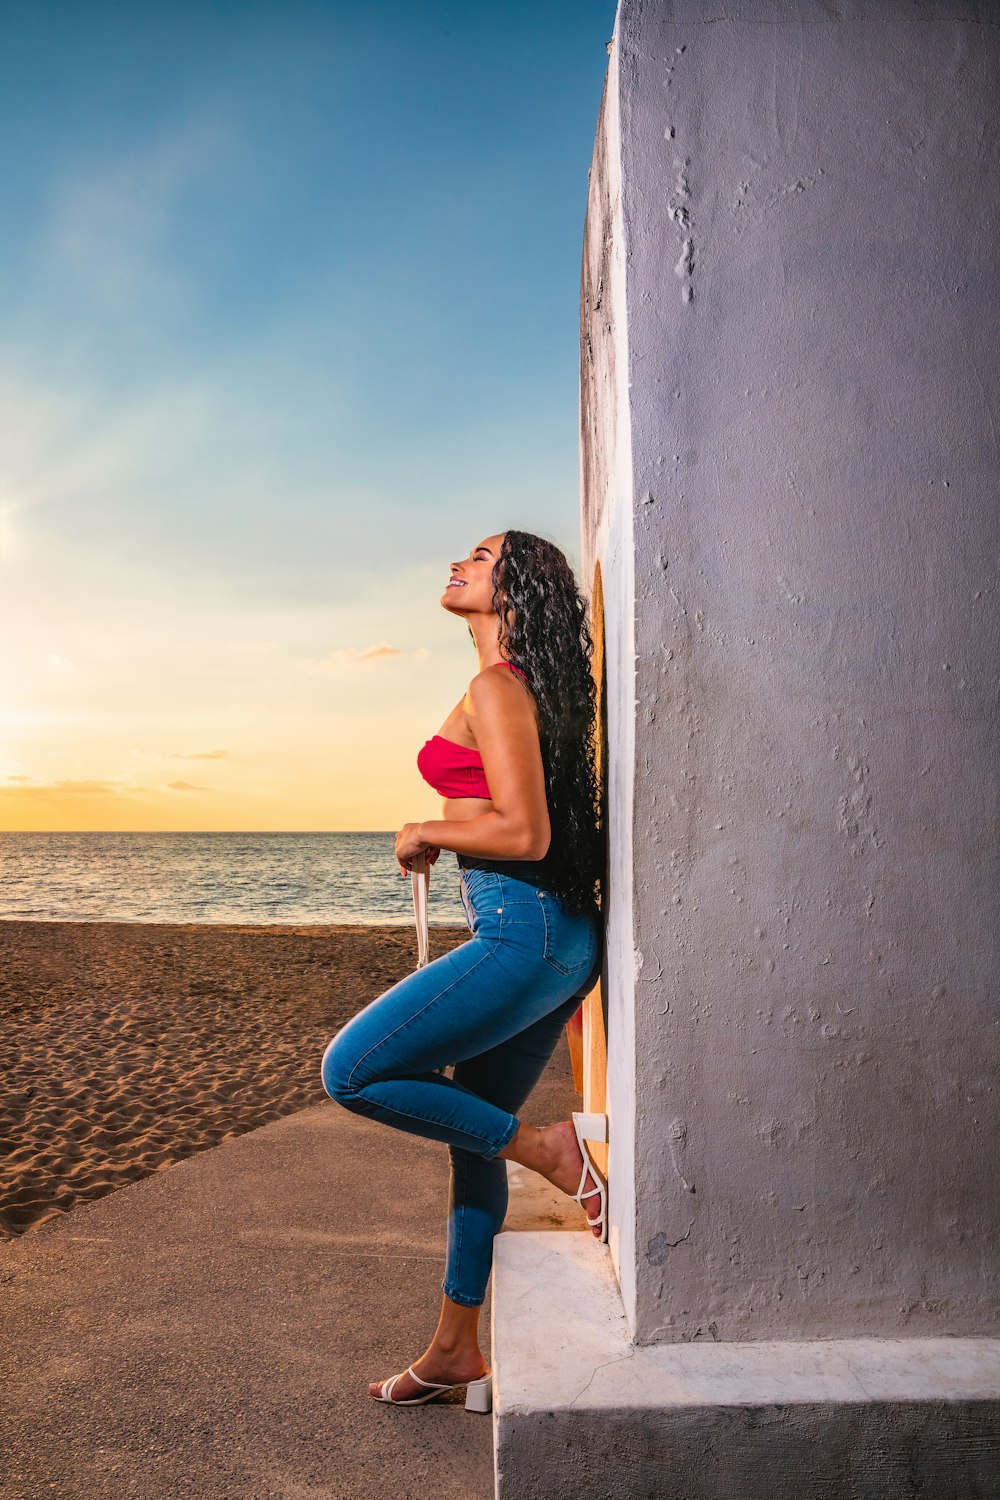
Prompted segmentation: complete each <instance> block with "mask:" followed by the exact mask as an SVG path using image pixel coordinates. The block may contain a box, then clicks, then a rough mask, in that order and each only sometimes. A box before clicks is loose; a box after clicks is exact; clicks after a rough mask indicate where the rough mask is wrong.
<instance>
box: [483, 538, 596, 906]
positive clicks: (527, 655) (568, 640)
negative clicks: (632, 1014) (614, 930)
mask: <svg viewBox="0 0 1000 1500" xmlns="http://www.w3.org/2000/svg"><path fill="white" fill-rule="evenodd" d="M492 581H493V608H494V609H495V610H496V613H497V617H498V621H499V625H498V639H499V641H500V646H501V654H502V655H504V656H506V658H507V660H508V661H511V662H513V664H514V666H516V667H520V669H521V671H522V672H523V673H524V675H525V676H526V678H527V679H528V684H529V686H530V688H531V690H532V693H533V694H534V698H535V702H536V704H537V709H538V730H539V740H540V742H541V750H542V765H543V767H544V770H545V790H546V799H547V801H548V809H549V822H550V825H551V829H552V839H551V843H550V845H549V849H548V852H547V854H546V855H545V859H544V861H543V862H542V865H541V868H542V869H543V870H544V874H545V883H546V886H547V887H548V888H549V889H550V890H552V891H553V892H554V894H555V895H557V896H558V897H559V898H560V899H561V901H562V903H563V905H564V906H565V908H566V910H567V911H570V912H572V913H574V914H576V915H578V914H580V913H582V912H584V911H587V910H592V909H593V903H594V901H595V899H596V900H600V899H601V895H602V888H603V882H604V872H605V858H606V843H605V829H604V810H603V807H602V805H601V803H602V796H601V786H600V779H599V776H598V771H597V763H598V743H597V742H598V733H599V725H598V719H597V684H596V683H595V682H594V677H593V671H592V667H591V662H592V658H593V654H594V643H593V638H592V636H591V633H590V625H589V622H588V618H587V615H588V611H587V604H586V601H585V600H584V599H583V597H582V596H581V594H580V591H579V589H578V588H577V584H576V579H575V578H574V577H573V570H572V568H571V567H570V565H569V563H568V562H567V560H566V556H565V554H564V553H563V552H561V551H560V549H559V548H558V547H557V546H555V544H554V543H552V542H549V541H546V539H545V538H544V537H541V536H535V535H534V533H533V532H530V531H508V532H507V533H506V534H505V536H504V540H503V545H502V547H501V548H500V555H499V556H498V558H497V560H496V562H495V563H494V565H493V573H492Z"/></svg>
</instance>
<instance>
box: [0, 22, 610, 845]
mask: <svg viewBox="0 0 1000 1500" xmlns="http://www.w3.org/2000/svg"><path fill="white" fill-rule="evenodd" d="M614 12H615V5H614V3H613V0H565V3H555V4H550V5H545V6H539V5H534V4H530V5H529V4H526V3H525V4H522V3H519V0H513V3H510V0H496V3H490V0H486V3H483V4H477V5H475V6H455V5H453V4H445V3H434V4H428V3H423V0H415V3H411V4H402V3H401V4H392V3H387V0H372V3H369V4H366V5H364V6H358V5H355V4H351V5H342V4H339V3H331V0H327V3H322V4H321V3H319V0H311V3H307V0H283V3H280V4H279V3H277V0H269V3H266V4H254V3H253V0H241V3H240V4H236V3H235V0H232V3H229V0H222V3H219V0H216V3H213V4H212V5H210V6H207V5H204V4H195V3H170V4H168V3H160V0H143V3H140V4H137V5H131V6H123V5H121V4H119V3H91V0H78V3H75V4H73V5H67V4H65V3H55V0H33V3H32V4H31V5H30V6H20V7H10V8H8V10H7V11H6V13H5V17H4V40H3V48H2V52H0V119H2V121H3V127H4V128H3V130H2V131H0V192H2V201H3V205H4V208H3V213H2V215H0V266H2V268H3V269H2V272H0V627H2V640H3V649H2V653H0V829H4V830H33V829H35V830H60V829H66V830H89V829H111V830H129V829H134V830H161V829H162V830H168V829H174V830H184V829H190V830H200V829H204V830H216V829H232V830H272V829H275V830H276V829H303V830H324V829H387V830H388V829H395V828H398V827H399V826H400V825H401V824H402V823H403V822H405V821H409V820H416V819H422V818H426V817H432V816H435V815H436V813H437V810H438V806H439V803H438V799H437V797H436V794H435V793H434V792H433V791H432V790H431V789H430V788H429V787H428V786H426V784H425V783H424V782H423V781H422V780H421V779H420V776H419V774H418V773H417V770H416V767H415V764H414V758H415V756H416V753H417V750H418V749H419V748H420V746H421V745H422V744H423V742H424V740H425V739H427V738H428V737H429V736H430V735H431V734H433V733H434V732H435V731H436V730H437V729H438V728H439V726H440V724H441V722H442V721H443V719H444V717H445V715H446V714H447V713H448V711H449V709H450V708H451V707H452V706H453V705H454V703H455V702H456V701H457V700H458V698H459V696H460V695H461V693H462V692H463V690H464V687H465V684H466V682H467V681H468V678H469V676H470V675H471V674H472V672H473V671H474V670H475V655H474V652H473V648H472V643H471V641H470V640H469V637H468V635H467V633H466V631H465V628H464V627H463V626H462V624H461V623H460V622H459V621H457V620H455V619H453V618H451V617H450V616H448V615H447V614H446V613H445V611H444V610H443V609H442V608H441V606H440V604H439V602H438V600H439V596H440V593H441V591H442V589H443V588H444V585H445V583H446V582H447V578H448V565H449V563H450V562H451V561H452V560H453V559H456V558H462V557H464V556H465V555H466V554H467V553H468V551H469V549H470V548H471V547H472V546H473V545H474V544H475V543H476V542H477V541H479V540H480V538H482V537H484V536H487V535H489V534H490V533H492V532H496V531H501V530H503V529H504V528H505V527H507V526H515V527H521V528H524V529H528V530H532V531H538V532H541V533H542V534H543V535H546V536H548V537H550V538H551V539H552V540H553V541H555V542H557V543H558V544H559V545H560V546H561V547H563V548H564V549H565V550H566V552H567V554H568V556H569V558H570V561H571V562H572V564H573V566H574V567H575V568H576V567H578V565H579V517H578V485H579V471H578V451H577V399H578V396H577V391H578V316H579V315H578V299H579V277H580V257H581V250H582V235H583V222H584V213H585V208H586V196H587V169H588V166H589V164H590V156H591V149H592V144H593V138H594V129H595V125H596V120H597V110H598V106H599V103H600V95H601V88H602V84H603V79H604V73H605V69H606V67H607V61H608V59H607V53H606V50H605V43H606V41H607V40H608V38H609V37H610V35H611V31H612V27H613V24H614Z"/></svg>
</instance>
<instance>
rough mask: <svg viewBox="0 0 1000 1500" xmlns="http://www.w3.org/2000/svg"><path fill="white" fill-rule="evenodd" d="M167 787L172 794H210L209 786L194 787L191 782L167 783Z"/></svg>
mask: <svg viewBox="0 0 1000 1500" xmlns="http://www.w3.org/2000/svg"><path fill="white" fill-rule="evenodd" d="M167 786H168V787H169V788H170V790H171V791H172V792H210V791H211V790H212V788H211V787H210V786H196V785H195V783H194V782H193V781H168V782H167Z"/></svg>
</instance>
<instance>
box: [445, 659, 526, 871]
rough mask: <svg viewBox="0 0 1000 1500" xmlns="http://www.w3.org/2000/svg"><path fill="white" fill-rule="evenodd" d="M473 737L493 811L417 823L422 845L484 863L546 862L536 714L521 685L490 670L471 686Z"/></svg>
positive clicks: (483, 673) (502, 674)
mask: <svg viewBox="0 0 1000 1500" xmlns="http://www.w3.org/2000/svg"><path fill="white" fill-rule="evenodd" d="M469 698H470V700H471V704H472V707H471V710H470V712H469V718H470V720H471V721H472V732H473V734H474V735H475V737H476V744H477V745H478V747H479V753H480V755H481V756H482V758H483V771H484V773H485V775H486V784H487V786H488V787H489V789H490V800H491V802H492V803H493V806H492V808H491V810H490V811H489V812H485V813H481V814H480V815H479V816H478V817H475V818H439V819H431V820H430V821H429V822H424V823H421V824H420V825H419V827H418V830H417V836H418V837H419V838H420V839H421V840H422V841H423V842H424V843H426V844H432V845H436V846H437V847H438V848H440V849H450V850H452V851H453V852H454V853H456V854H473V855H479V856H480V857H481V858H484V859H489V858H492V859H529V860H536V859H544V857H545V854H546V852H547V850H548V847H549V841H550V839H551V836H552V831H551V827H550V825H549V810H548V806H547V804H546V801H545V773H544V770H543V767H542V750H541V746H540V744H539V742H538V727H537V725H536V723H535V713H534V708H533V705H532V702H531V699H530V698H529V696H528V694H527V693H526V692H525V691H524V689H523V688H522V687H521V685H520V683H518V682H514V681H513V680H512V678H511V677H510V676H508V674H507V673H506V672H493V671H490V670H489V669H487V670H485V671H483V672H481V673H480V674H479V676H478V677H474V678H473V679H472V682H471V683H470V684H469Z"/></svg>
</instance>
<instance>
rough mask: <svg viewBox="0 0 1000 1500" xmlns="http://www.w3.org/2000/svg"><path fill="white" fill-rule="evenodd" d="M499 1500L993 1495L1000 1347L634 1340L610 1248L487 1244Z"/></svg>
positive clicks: (565, 1238) (539, 1240) (990, 1343)
mask: <svg viewBox="0 0 1000 1500" xmlns="http://www.w3.org/2000/svg"><path fill="white" fill-rule="evenodd" d="M494 1245H495V1256H494V1269H493V1321H492V1343H493V1350H492V1367H493V1378H494V1395H493V1401H494V1406H493V1424H494V1460H495V1479H496V1494H497V1500H578V1497H579V1496H580V1495H581V1494H589V1495H594V1496H599V1497H601V1500H605V1497H607V1500H619V1497H621V1500H625V1497H627V1500H639V1497H642V1500H650V1497H660V1496H662V1497H664V1500H666V1497H669V1500H709V1497H711V1500H719V1497H723V1496H724V1497H726V1500H812V1497H819V1496H822V1497H824V1500H840V1497H844V1500H896V1497H900V1500H902V1497H909V1496H918V1495H919V1496H921V1497H924V1500H929V1497H933V1500H950V1497H952V1496H954V1497H956V1500H959V1497H961V1500H972V1497H977V1500H981V1497H991V1500H992V1497H1000V1340H998V1339H972V1338H933V1339H927V1338H924V1339H837V1340H829V1339H828V1340H815V1341H811V1342H784V1341H778V1342H768V1343H745V1344H700V1343H699V1344H658V1345H655V1346H644V1347H637V1346H635V1345H633V1344H631V1343H630V1342H629V1338H628V1331H627V1328H626V1323H625V1317H624V1313H623V1311H622V1304H621V1299H620V1296H619V1292H618V1287H617V1284H616V1282H615V1279H614V1274H613V1271H612V1267H611V1261H610V1257H609V1256H608V1254H607V1250H606V1248H605V1247H601V1246H599V1245H597V1244H596V1243H595V1241H594V1240H593V1238H592V1237H591V1236H590V1235H588V1234H586V1232H585V1231H584V1232H580V1233H576V1234H572V1233H564V1234H553V1233H546V1232H542V1231H535V1232H526V1233H510V1232H508V1231H504V1232H503V1233H501V1234H499V1235H498V1236H497V1238H496V1240H495V1242H494Z"/></svg>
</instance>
